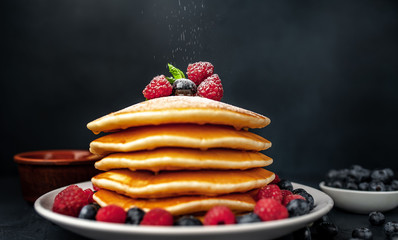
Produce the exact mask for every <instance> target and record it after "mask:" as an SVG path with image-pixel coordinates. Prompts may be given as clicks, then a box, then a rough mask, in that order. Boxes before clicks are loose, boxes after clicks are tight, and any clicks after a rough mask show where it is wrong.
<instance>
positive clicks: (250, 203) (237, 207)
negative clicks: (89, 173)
mask: <svg viewBox="0 0 398 240" xmlns="http://www.w3.org/2000/svg"><path fill="white" fill-rule="evenodd" d="M93 199H94V201H96V202H97V203H98V204H99V205H100V206H101V207H105V206H107V205H111V204H114V205H118V206H120V207H122V208H124V209H125V210H126V211H127V210H128V209H130V208H132V207H138V208H141V209H143V210H144V211H149V210H151V209H153V208H163V209H165V210H167V211H169V212H170V213H171V214H172V215H174V216H176V215H184V214H192V213H197V212H205V211H207V210H209V209H210V208H212V207H214V206H216V205H224V206H227V207H229V208H230V209H231V210H232V211H234V212H238V213H239V212H247V211H253V208H254V206H255V204H256V202H255V201H254V199H253V198H252V197H251V196H250V194H249V193H235V194H227V195H221V196H215V197H205V196H180V197H170V198H159V199H133V198H129V197H126V196H123V195H120V194H117V193H115V192H112V191H108V190H104V189H100V190H99V191H97V192H96V193H95V194H94V195H93Z"/></svg>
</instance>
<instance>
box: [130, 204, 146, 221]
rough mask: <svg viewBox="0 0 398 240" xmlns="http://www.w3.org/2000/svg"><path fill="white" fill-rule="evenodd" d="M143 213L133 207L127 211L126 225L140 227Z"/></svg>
mask: <svg viewBox="0 0 398 240" xmlns="http://www.w3.org/2000/svg"><path fill="white" fill-rule="evenodd" d="M144 215H145V211H144V210H142V209H141V208H137V207H133V208H130V209H129V210H127V216H126V223H127V224H133V225H140V223H141V221H142V219H143V218H144Z"/></svg>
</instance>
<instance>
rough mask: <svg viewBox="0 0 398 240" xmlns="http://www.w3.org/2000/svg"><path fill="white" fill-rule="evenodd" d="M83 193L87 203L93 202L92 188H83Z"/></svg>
mask: <svg viewBox="0 0 398 240" xmlns="http://www.w3.org/2000/svg"><path fill="white" fill-rule="evenodd" d="M84 193H85V194H86V197H87V203H93V202H94V199H93V194H94V192H93V190H91V189H90V188H87V189H85V190H84Z"/></svg>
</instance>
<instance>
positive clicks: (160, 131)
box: [90, 124, 271, 155]
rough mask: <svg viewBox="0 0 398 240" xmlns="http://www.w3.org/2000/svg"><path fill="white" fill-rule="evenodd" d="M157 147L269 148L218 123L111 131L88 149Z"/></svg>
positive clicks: (258, 139)
mask: <svg viewBox="0 0 398 240" xmlns="http://www.w3.org/2000/svg"><path fill="white" fill-rule="evenodd" d="M159 147H186V148H199V149H202V150H206V149H209V148H232V149H241V150H249V151H261V150H265V149H267V148H269V147H271V143H270V142H269V141H268V140H266V139H264V138H263V137H261V136H259V135H256V134H254V133H251V132H249V131H245V130H236V129H234V128H233V127H229V126H221V125H197V124H167V125H159V126H142V127H135V128H129V129H126V130H124V131H120V132H116V133H111V134H108V135H105V136H103V137H100V138H97V139H95V140H94V141H92V142H91V143H90V151H91V152H92V153H94V154H98V155H105V154H108V153H111V152H131V151H140V150H152V149H155V148H159Z"/></svg>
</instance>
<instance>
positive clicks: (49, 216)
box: [34, 181, 334, 236]
mask: <svg viewBox="0 0 398 240" xmlns="http://www.w3.org/2000/svg"><path fill="white" fill-rule="evenodd" d="M89 183H90V184H91V182H90V181H86V182H80V183H76V185H78V186H81V185H85V184H89ZM292 184H293V186H295V187H294V188H295V189H296V188H305V189H306V190H308V191H311V192H316V193H317V194H318V195H320V196H322V199H324V201H325V202H324V203H325V206H324V207H323V208H321V209H318V210H317V211H315V212H311V213H308V214H306V215H302V216H298V217H294V218H287V219H281V220H274V221H269V222H258V223H250V224H230V225H219V226H184V227H177V226H169V227H167V226H141V225H140V226H136V225H127V224H120V223H106V222H97V221H93V220H86V219H79V218H76V217H70V216H66V215H62V214H58V213H54V212H53V211H51V210H50V209H48V208H46V207H44V206H43V202H44V201H45V200H47V199H48V198H50V197H51V196H52V195H54V194H55V193H57V192H60V191H62V190H63V189H65V188H66V187H67V186H65V187H61V188H57V189H54V190H52V191H50V192H48V193H45V194H43V195H42V196H40V197H39V198H38V199H37V200H36V201H35V203H34V209H35V210H36V212H37V213H38V214H39V215H40V216H42V217H43V218H45V219H46V220H48V221H50V222H53V223H55V224H57V225H59V226H61V227H64V226H65V225H66V226H68V227H73V228H80V229H81V228H84V229H87V230H96V231H97V230H100V231H106V232H112V233H120V234H132V235H133V234H141V235H142V234H144V235H147V236H164V235H165V234H166V235H174V236H179V235H180V236H183V235H191V234H195V235H196V236H200V235H203V236H204V235H209V234H214V235H215V234H224V233H226V232H228V233H229V234H233V233H238V232H239V233H242V232H252V231H265V230H267V229H273V228H284V227H288V226H290V225H292V224H299V223H301V222H306V223H309V222H311V221H312V220H316V219H315V216H317V217H318V216H319V217H321V216H323V215H325V214H327V213H328V212H329V211H330V210H331V209H332V208H333V206H334V201H333V199H332V198H331V197H330V196H329V195H327V194H326V193H324V192H322V191H320V190H318V189H316V188H313V187H310V186H306V185H303V184H299V183H295V182H292ZM54 196H55V195H54ZM315 200H316V201H317V199H315ZM315 209H316V207H315ZM64 228H66V227H64ZM66 229H68V228H66Z"/></svg>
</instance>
